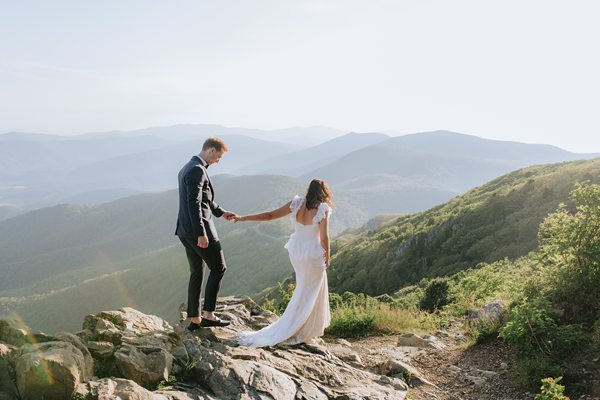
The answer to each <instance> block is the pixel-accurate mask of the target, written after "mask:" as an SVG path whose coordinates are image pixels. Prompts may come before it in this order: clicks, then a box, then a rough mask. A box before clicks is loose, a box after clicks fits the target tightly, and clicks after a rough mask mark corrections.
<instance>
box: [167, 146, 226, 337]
mask: <svg viewBox="0 0 600 400" xmlns="http://www.w3.org/2000/svg"><path fill="white" fill-rule="evenodd" d="M227 150H228V148H227V145H226V144H225V143H224V142H223V141H222V140H221V139H219V138H215V137H213V138H209V139H207V140H206V141H205V142H204V145H203V146H202V151H201V152H200V154H199V155H197V156H194V157H192V159H191V160H190V161H188V163H187V164H185V165H184V166H183V168H182V169H181V171H179V176H178V178H179V214H178V216H177V229H176V230H175V235H177V236H179V240H181V243H183V246H184V247H185V253H186V256H187V259H188V262H189V264H190V282H189V285H188V301H187V307H188V308H187V313H188V314H187V315H188V317H190V318H191V319H192V320H191V322H190V325H189V326H188V329H189V330H191V331H193V330H196V329H198V328H200V327H209V326H227V325H229V324H230V322H229V321H225V320H222V319H220V318H218V317H217V316H215V315H214V311H215V308H216V303H217V295H218V293H219V288H220V287H221V279H222V278H223V274H224V273H225V270H226V269H227V266H226V265H225V258H224V256H223V250H222V249H221V243H220V242H219V235H218V234H217V229H216V227H215V223H214V221H213V218H212V217H213V215H214V216H215V217H224V218H225V219H227V220H232V219H233V218H234V217H236V214H235V213H231V212H229V211H225V210H224V209H223V208H221V207H219V205H218V204H217V203H215V201H214V191H213V186H212V183H211V181H210V178H209V177H208V172H207V170H206V169H207V168H208V167H209V166H210V165H211V164H215V163H218V162H219V161H220V160H221V157H223V154H225V152H226V151H227ZM202 261H204V262H205V263H206V265H207V266H208V268H209V270H210V275H209V276H208V280H207V282H206V288H205V291H204V305H203V307H202V316H200V289H201V286H202V272H203V268H202Z"/></svg>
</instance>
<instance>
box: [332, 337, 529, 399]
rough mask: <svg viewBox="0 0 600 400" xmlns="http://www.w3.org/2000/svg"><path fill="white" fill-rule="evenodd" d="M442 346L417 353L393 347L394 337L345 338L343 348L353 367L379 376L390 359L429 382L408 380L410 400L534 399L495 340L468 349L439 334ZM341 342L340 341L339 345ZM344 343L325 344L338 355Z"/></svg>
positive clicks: (507, 353) (461, 342)
mask: <svg viewBox="0 0 600 400" xmlns="http://www.w3.org/2000/svg"><path fill="white" fill-rule="evenodd" d="M437 337H438V339H440V340H441V341H442V342H443V343H444V344H445V346H446V347H444V348H443V349H432V348H429V349H418V348H416V347H399V346H397V340H398V336H397V335H396V336H388V337H371V338H365V339H356V340H349V342H350V343H349V344H350V346H346V347H347V348H348V349H351V350H352V351H353V352H355V353H357V354H358V356H359V357H360V359H359V360H358V361H357V363H356V366H360V367H361V368H363V369H366V370H369V371H371V372H375V373H380V368H381V365H382V364H384V363H385V362H386V361H388V360H400V361H402V362H405V363H407V364H409V365H411V366H412V367H414V368H415V369H416V370H417V371H418V373H419V374H420V375H421V376H422V377H423V378H425V379H426V380H427V381H429V382H430V383H431V385H428V384H418V382H417V380H415V379H412V380H410V382H409V383H410V384H411V388H410V391H409V396H408V397H407V399H409V400H532V399H533V398H534V394H532V393H529V392H528V391H527V389H524V388H523V387H520V385H519V383H518V380H517V378H516V371H515V365H514V362H513V360H512V356H511V352H510V351H509V349H508V348H507V347H506V345H505V344H504V343H502V342H501V341H499V340H491V341H489V342H487V343H484V344H479V345H476V346H470V347H467V346H466V345H465V338H464V337H462V336H461V335H449V334H446V335H444V334H443V333H442V334H440V335H439V336H437ZM341 342H343V341H341ZM341 346H342V345H340V344H337V343H335V342H333V341H332V342H330V343H328V347H333V348H335V350H336V351H338V352H339V351H341V349H340V347H341Z"/></svg>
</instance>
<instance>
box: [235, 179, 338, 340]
mask: <svg viewBox="0 0 600 400" xmlns="http://www.w3.org/2000/svg"><path fill="white" fill-rule="evenodd" d="M331 198H332V194H331V191H330V190H329V187H328V186H327V184H326V183H325V182H323V181H322V180H320V179H314V180H312V181H311V182H310V185H309V186H308V190H307V192H306V196H305V197H304V198H302V197H300V196H295V197H294V198H293V199H292V200H291V201H289V202H287V203H286V204H284V205H283V206H282V207H280V208H278V209H276V210H273V211H268V212H264V213H261V214H254V215H246V216H241V217H236V218H235V220H236V222H237V221H270V220H274V219H277V218H281V217H283V216H286V215H288V214H291V218H292V224H293V226H294V230H295V231H294V233H293V234H292V235H291V236H290V239H289V241H288V242H287V243H286V245H285V248H286V249H287V250H288V253H289V256H290V261H291V262H292V266H293V267H294V272H295V273H296V289H295V290H294V294H293V295H292V298H291V299H290V302H289V304H288V306H287V308H286V309H285V311H284V312H283V314H282V315H281V317H280V318H279V319H278V320H277V321H275V322H274V323H273V324H271V325H269V326H267V327H265V328H263V329H261V330H259V331H257V332H240V333H238V337H237V340H238V343H239V344H240V345H241V346H248V347H262V346H273V345H276V344H277V343H281V342H285V344H298V343H308V342H310V341H311V339H313V338H315V337H318V336H322V335H323V333H324V331H325V328H326V327H327V326H329V322H330V321H331V314H330V310H329V291H328V288H327V274H326V273H325V270H326V269H328V268H329V217H330V215H331V212H332V209H331V206H333V203H332V201H331Z"/></svg>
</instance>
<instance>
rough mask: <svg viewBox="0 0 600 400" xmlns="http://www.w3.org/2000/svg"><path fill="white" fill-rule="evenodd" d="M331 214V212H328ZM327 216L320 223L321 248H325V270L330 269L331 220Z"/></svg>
mask: <svg viewBox="0 0 600 400" xmlns="http://www.w3.org/2000/svg"><path fill="white" fill-rule="evenodd" d="M328 212H329V211H328ZM327 217H328V216H327V215H326V216H325V218H323V219H322V220H321V221H320V222H319V236H320V237H321V246H323V257H324V258H325V268H329V257H330V248H329V218H327Z"/></svg>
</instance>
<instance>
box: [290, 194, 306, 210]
mask: <svg viewBox="0 0 600 400" xmlns="http://www.w3.org/2000/svg"><path fill="white" fill-rule="evenodd" d="M303 200H304V199H303V198H302V197H300V196H298V195H296V196H294V198H293V199H292V202H291V203H290V210H292V212H296V211H298V209H299V208H300V206H301V205H302V201H303Z"/></svg>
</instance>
